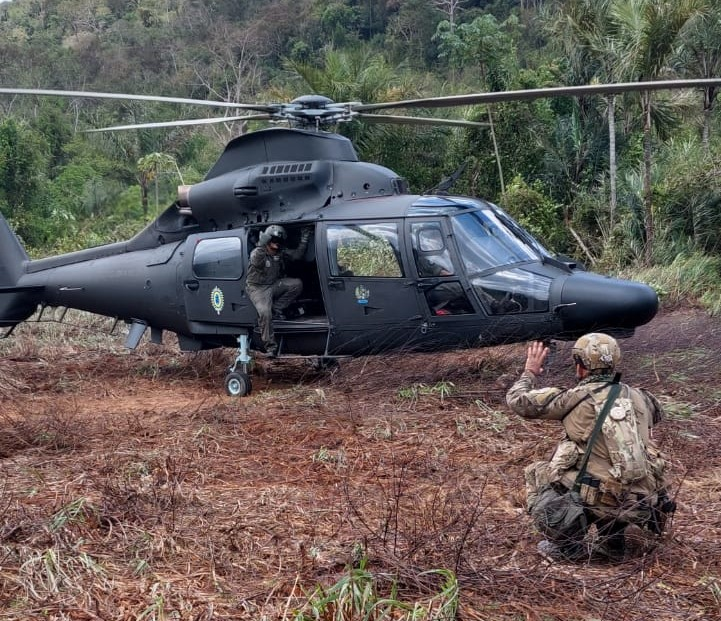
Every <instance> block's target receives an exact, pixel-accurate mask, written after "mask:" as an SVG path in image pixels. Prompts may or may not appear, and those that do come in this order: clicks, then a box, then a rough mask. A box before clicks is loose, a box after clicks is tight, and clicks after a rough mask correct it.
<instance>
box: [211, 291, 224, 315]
mask: <svg viewBox="0 0 721 621" xmlns="http://www.w3.org/2000/svg"><path fill="white" fill-rule="evenodd" d="M210 305H211V306H212V307H213V310H214V311H215V312H216V313H218V315H220V311H222V310H223V306H225V296H224V295H223V292H222V291H221V290H220V288H219V287H213V290H212V291H211V292H210Z"/></svg>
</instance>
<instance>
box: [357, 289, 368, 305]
mask: <svg viewBox="0 0 721 621" xmlns="http://www.w3.org/2000/svg"><path fill="white" fill-rule="evenodd" d="M369 297H371V290H370V289H369V288H368V287H366V286H365V285H358V286H357V287H356V288H355V299H356V300H358V304H368V298H369Z"/></svg>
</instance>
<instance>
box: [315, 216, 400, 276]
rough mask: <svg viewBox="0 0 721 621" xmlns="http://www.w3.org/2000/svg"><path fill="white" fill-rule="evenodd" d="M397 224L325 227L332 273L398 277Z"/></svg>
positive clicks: (336, 274) (335, 274) (334, 274)
mask: <svg viewBox="0 0 721 621" xmlns="http://www.w3.org/2000/svg"><path fill="white" fill-rule="evenodd" d="M399 257H400V252H399V246H398V226H397V225H396V224H395V223H393V222H387V223H386V222H382V223H377V224H361V225H358V224H354V225H347V226H346V225H333V226H329V227H328V260H329V263H330V272H331V275H333V276H364V277H368V276H375V277H380V278H399V277H401V276H403V269H402V266H401V263H400V261H399Z"/></svg>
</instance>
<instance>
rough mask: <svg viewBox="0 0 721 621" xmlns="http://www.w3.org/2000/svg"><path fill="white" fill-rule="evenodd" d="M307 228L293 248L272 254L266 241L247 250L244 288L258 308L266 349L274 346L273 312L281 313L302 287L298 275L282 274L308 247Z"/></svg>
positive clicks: (274, 349) (259, 322) (261, 332)
mask: <svg viewBox="0 0 721 621" xmlns="http://www.w3.org/2000/svg"><path fill="white" fill-rule="evenodd" d="M308 236H309V232H306V231H305V230H304V231H303V233H302V235H301V239H300V244H298V247H297V248H295V249H294V250H289V249H285V248H283V249H281V250H279V252H278V253H277V254H275V255H273V254H270V253H269V252H268V248H267V246H266V245H263V246H258V247H257V248H255V249H253V251H252V252H251V253H250V264H249V267H248V276H247V278H246V281H245V282H246V291H247V292H248V297H250V300H251V302H253V306H255V310H256V311H257V312H258V325H259V327H260V334H261V339H262V340H263V345H264V347H265V349H266V351H269V352H273V353H275V351H276V350H277V344H276V342H275V335H274V333H273V315H274V314H278V313H281V312H282V311H283V310H285V309H286V308H288V306H289V305H290V304H291V303H292V302H293V300H295V299H296V298H297V297H298V296H299V295H300V294H301V292H302V291H303V282H302V281H301V279H300V278H289V277H287V276H285V262H286V261H298V260H299V259H301V258H302V257H303V255H304V254H305V251H306V248H307V247H308Z"/></svg>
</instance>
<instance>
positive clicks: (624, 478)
mask: <svg viewBox="0 0 721 621" xmlns="http://www.w3.org/2000/svg"><path fill="white" fill-rule="evenodd" d="M622 395H625V396H621V395H619V396H618V397H617V398H616V400H615V401H614V402H613V405H612V407H611V409H610V411H609V412H608V415H607V416H606V420H605V421H604V422H603V427H602V428H601V432H602V434H603V439H604V440H605V442H606V448H607V449H608V454H609V457H610V459H611V468H609V473H610V474H611V476H612V477H613V478H614V479H615V480H616V481H619V482H620V483H621V484H623V485H629V484H631V483H635V482H636V481H640V480H642V479H645V478H646V477H647V476H648V475H649V469H648V458H647V453H646V445H645V444H644V441H643V438H642V436H641V433H640V432H639V428H638V418H637V417H636V412H635V410H634V408H633V401H631V399H630V398H629V397H628V388H627V387H624V390H623V392H622ZM602 408H603V402H601V403H600V404H599V403H596V415H597V416H598V414H599V413H600V411H601V409H602Z"/></svg>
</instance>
